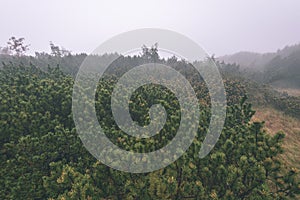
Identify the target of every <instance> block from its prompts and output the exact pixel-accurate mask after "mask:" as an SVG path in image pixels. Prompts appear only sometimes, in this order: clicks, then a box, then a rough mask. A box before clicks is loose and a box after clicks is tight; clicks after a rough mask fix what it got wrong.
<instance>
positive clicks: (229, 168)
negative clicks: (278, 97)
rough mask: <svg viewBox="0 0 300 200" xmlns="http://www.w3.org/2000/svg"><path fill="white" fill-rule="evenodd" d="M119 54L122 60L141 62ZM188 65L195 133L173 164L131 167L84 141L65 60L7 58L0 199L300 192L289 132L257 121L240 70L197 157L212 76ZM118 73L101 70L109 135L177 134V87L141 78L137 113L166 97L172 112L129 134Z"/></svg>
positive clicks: (99, 105) (157, 140) (0, 109)
mask: <svg viewBox="0 0 300 200" xmlns="http://www.w3.org/2000/svg"><path fill="white" fill-rule="evenodd" d="M120 59H121V60H118V61H117V62H118V64H120V63H122V62H123V61H126V62H128V63H130V62H135V64H133V65H138V64H139V63H140V62H143V59H142V58H135V59H133V58H125V57H121V58H120ZM139 59H141V60H139ZM161 62H170V63H173V67H174V68H176V67H178V68H179V67H180V65H183V66H188V65H187V64H186V63H184V62H183V61H177V60H174V59H173V60H169V61H161ZM116 65H117V64H116ZM124 65H125V66H127V64H126V63H125V64H124ZM181 70H182V71H181V72H182V73H183V74H184V75H185V76H186V77H187V78H189V80H190V81H191V82H192V84H193V83H194V88H195V90H196V93H197V96H198V97H199V98H200V101H199V104H200V107H201V117H200V123H199V128H198V133H197V137H196V138H195V140H194V142H193V144H192V145H191V146H190V148H189V149H188V151H187V152H186V153H184V155H183V156H182V157H180V158H179V159H178V160H177V161H176V162H174V163H172V164H171V165H169V166H168V167H166V168H164V169H161V170H157V171H155V172H152V173H146V174H130V173H125V172H120V171H116V170H114V169H111V168H109V167H107V166H105V165H103V164H102V163H100V162H99V161H97V160H96V159H95V158H93V157H92V156H91V155H90V154H89V153H88V152H87V151H86V150H85V148H84V147H83V145H82V143H81V141H80V139H79V138H78V136H77V134H76V130H75V127H74V123H73V120H72V113H71V101H72V99H71V98H72V87H73V78H72V77H70V76H66V75H64V74H63V73H62V72H61V71H60V69H59V68H49V69H48V71H47V72H45V71H42V70H40V69H39V68H37V67H35V66H34V65H28V66H27V65H26V66H24V65H23V66H22V65H21V66H16V65H14V64H6V65H5V66H4V67H3V69H1V71H0V87H1V90H0V92H1V94H0V101H1V104H0V133H1V139H0V154H1V155H0V161H1V163H0V177H1V178H0V185H1V188H0V199H142V198H143V199H286V198H290V197H294V195H295V194H297V193H299V191H300V188H299V187H300V186H299V182H297V179H296V176H297V174H298V169H295V168H292V169H290V170H286V169H284V170H283V168H285V167H286V166H284V165H283V164H282V163H281V161H280V160H278V155H279V154H281V153H282V152H283V150H282V147H281V144H282V141H283V139H284V134H283V133H278V134H276V135H274V136H270V135H268V134H267V133H266V132H265V131H264V130H263V129H262V127H263V123H262V122H251V117H252V116H253V114H254V111H253V110H252V108H251V105H250V104H249V103H247V101H246V97H244V98H241V97H243V96H244V92H243V88H242V86H241V85H237V84H236V81H233V80H232V79H226V80H225V86H226V91H227V94H228V101H229V105H230V106H229V107H228V109H227V118H226V123H225V127H224V129H223V132H222V134H221V136H220V139H219V141H218V143H217V144H216V146H215V148H214V149H213V151H212V152H211V153H210V154H209V155H208V156H207V157H205V158H204V159H200V158H199V150H200V148H201V144H202V141H203V139H204V136H205V134H206V129H207V126H208V123H209V118H210V115H209V106H210V104H209V101H210V100H209V96H208V93H207V88H206V87H205V84H204V82H200V83H196V80H197V79H196V78H195V77H197V75H195V74H193V73H192V72H191V71H184V70H183V69H181ZM121 74H122V71H120V74H119V75H121ZM115 82H116V80H115V77H110V76H107V78H105V79H103V80H101V81H100V82H99V87H98V90H97V91H98V93H97V95H96V109H97V115H98V116H106V117H104V119H103V120H100V123H102V125H104V126H106V130H107V132H108V136H109V137H110V139H111V140H112V141H113V142H114V143H115V144H117V145H119V146H120V147H122V148H124V149H131V150H134V151H141V152H147V151H152V150H154V149H157V148H160V147H161V145H164V144H166V143H167V142H168V141H170V140H171V139H172V138H173V137H174V134H176V127H177V126H178V119H180V113H179V104H178V102H177V100H176V98H175V97H174V95H173V94H172V93H171V92H170V91H169V90H167V89H166V88H163V87H155V86H154V85H148V86H145V87H141V88H139V89H138V90H137V91H136V92H135V93H134V95H133V96H132V102H131V103H130V109H131V115H132V118H133V119H135V120H136V121H137V122H138V123H140V124H147V123H149V114H148V111H149V107H150V106H151V105H153V104H155V103H161V104H162V105H164V106H165V108H166V110H167V111H168V117H169V118H168V119H167V123H166V125H165V127H164V129H163V130H162V134H159V135H158V136H157V137H153V138H150V139H148V140H137V139H136V138H132V137H127V138H126V137H124V133H122V132H121V131H120V130H118V129H117V128H115V126H114V123H115V122H114V121H113V118H112V117H111V108H110V102H109V99H110V94H111V92H112V88H113V85H114V84H115ZM169 115H170V116H169ZM99 119H102V117H100V118H99Z"/></svg>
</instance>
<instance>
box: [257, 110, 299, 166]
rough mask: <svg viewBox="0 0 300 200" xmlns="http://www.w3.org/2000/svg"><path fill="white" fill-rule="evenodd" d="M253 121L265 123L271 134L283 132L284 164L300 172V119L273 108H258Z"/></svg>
mask: <svg viewBox="0 0 300 200" xmlns="http://www.w3.org/2000/svg"><path fill="white" fill-rule="evenodd" d="M255 110H256V113H255V115H254V117H253V119H252V120H253V121H265V129H266V131H267V132H268V133H270V134H275V133H277V132H278V131H283V132H284V133H285V135H286V137H285V142H284V144H283V146H284V150H285V152H284V154H283V155H282V156H281V157H282V159H283V160H284V162H285V163H286V164H287V165H289V166H293V167H296V168H297V169H299V170H300V149H299V147H300V119H296V118H293V117H290V116H287V115H285V114H284V113H283V112H280V111H277V110H275V109H273V108H256V109H255Z"/></svg>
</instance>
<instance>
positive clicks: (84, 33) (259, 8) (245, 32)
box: [0, 0, 300, 56]
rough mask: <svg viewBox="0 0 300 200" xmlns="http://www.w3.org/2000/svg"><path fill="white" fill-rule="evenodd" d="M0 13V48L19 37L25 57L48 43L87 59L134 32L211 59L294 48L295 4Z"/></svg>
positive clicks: (62, 3)
mask: <svg viewBox="0 0 300 200" xmlns="http://www.w3.org/2000/svg"><path fill="white" fill-rule="evenodd" d="M0 9H1V10H0V19H1V24H0V25H1V26H0V27H1V28H0V46H5V45H6V42H7V41H8V39H9V38H10V37H11V36H16V37H25V39H26V43H29V44H31V46H30V49H31V50H30V53H33V52H35V51H45V52H49V51H50V48H49V41H53V42H54V43H55V44H57V45H59V46H63V47H65V48H66V49H69V50H71V51H72V52H76V53H79V52H87V53H90V52H91V51H92V50H94V48H96V47H97V46H98V45H99V44H101V43H102V42H103V41H105V40H107V39H109V38H110V37H112V36H114V35H116V34H119V33H122V32H125V31H129V30H133V29H138V28H165V29H170V30H173V31H177V32H179V33H182V34H184V35H186V36H188V37H190V38H191V39H193V40H194V41H196V42H197V43H198V44H199V45H201V46H202V47H203V48H204V49H205V50H206V51H207V52H208V53H209V54H213V53H214V54H216V55H217V56H219V55H224V54H231V53H234V52H237V51H241V50H246V51H255V52H270V51H276V50H277V49H278V48H283V47H284V46H286V45H292V44H296V43H299V42H300V1H299V0H218V1H217V0H207V1H201V0H200V1H199V0H198V1H196V0H190V1H189V0H182V1H175V0H148V1H143V0H119V1H115V0H106V1H101V0H84V1H76V0H49V1H46V0H45V1H42V0H0Z"/></svg>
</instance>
